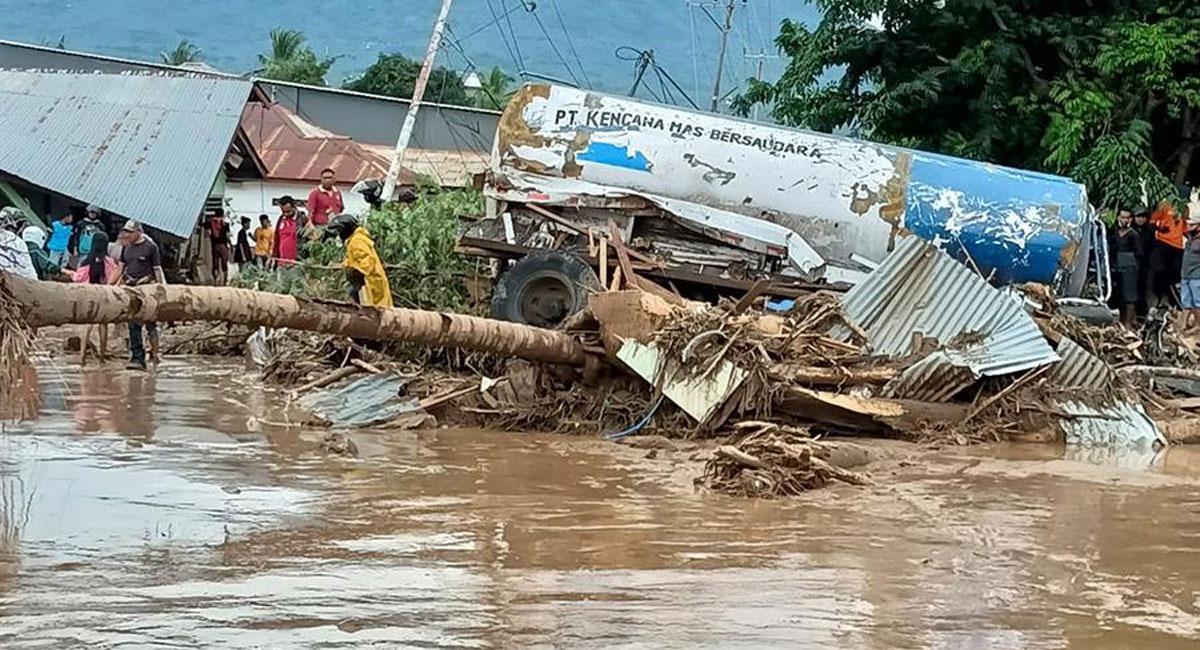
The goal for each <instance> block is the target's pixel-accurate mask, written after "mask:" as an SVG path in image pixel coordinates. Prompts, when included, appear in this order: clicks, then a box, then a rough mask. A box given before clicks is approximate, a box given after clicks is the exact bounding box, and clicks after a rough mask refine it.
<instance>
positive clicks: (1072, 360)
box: [1049, 337, 1113, 389]
mask: <svg viewBox="0 0 1200 650" xmlns="http://www.w3.org/2000/svg"><path fill="white" fill-rule="evenodd" d="M1058 356H1060V357H1062V361H1061V362H1060V363H1058V364H1057V365H1055V366H1054V370H1053V371H1051V373H1050V377H1049V382H1050V385H1052V386H1056V387H1059V388H1064V389H1072V388H1101V389H1102V388H1107V387H1108V386H1109V384H1110V383H1111V382H1112V379H1113V372H1112V369H1111V368H1109V366H1108V364H1107V363H1104V362H1103V361H1101V360H1100V358H1099V357H1097V356H1096V355H1094V354H1092V353H1091V352H1088V351H1087V350H1085V349H1083V347H1082V346H1080V345H1079V344H1078V343H1076V342H1075V341H1073V340H1071V339H1069V338H1066V337H1063V339H1062V340H1061V341H1060V342H1059V344H1058Z"/></svg>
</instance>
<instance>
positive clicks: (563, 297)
mask: <svg viewBox="0 0 1200 650" xmlns="http://www.w3.org/2000/svg"><path fill="white" fill-rule="evenodd" d="M573 303H574V300H573V299H572V296H571V287H569V286H567V284H566V283H565V282H563V281H562V280H560V279H558V278H555V277H541V278H536V279H533V280H530V281H529V282H527V283H526V284H525V286H524V287H523V288H522V289H521V297H520V299H519V300H518V302H517V305H518V307H519V308H520V310H521V318H522V320H524V321H525V322H526V323H528V324H530V325H538V326H541V327H548V326H553V325H557V324H558V323H560V322H562V320H563V319H564V318H566V317H567V316H569V315H570V313H571V305H572V304H573Z"/></svg>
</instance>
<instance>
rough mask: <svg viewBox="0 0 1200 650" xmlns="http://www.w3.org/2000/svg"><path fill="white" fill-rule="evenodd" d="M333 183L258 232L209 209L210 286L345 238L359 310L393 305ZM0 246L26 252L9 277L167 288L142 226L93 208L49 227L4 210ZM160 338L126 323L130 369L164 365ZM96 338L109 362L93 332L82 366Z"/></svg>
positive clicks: (289, 203) (104, 338) (331, 179)
mask: <svg viewBox="0 0 1200 650" xmlns="http://www.w3.org/2000/svg"><path fill="white" fill-rule="evenodd" d="M335 180H336V176H335V174H334V172H333V170H331V169H326V170H324V171H323V172H322V174H321V182H320V184H319V185H318V186H317V187H315V188H313V190H312V192H310V193H309V195H308V199H307V201H305V202H304V206H305V207H306V208H307V209H308V213H307V214H305V213H303V212H301V211H300V209H299V208H300V206H299V205H298V202H297V201H296V200H295V199H293V198H292V197H290V196H283V197H280V198H279V199H278V200H277V201H276V203H277V205H278V206H279V216H278V218H277V219H276V221H275V223H274V224H272V222H271V218H270V217H269V216H268V215H266V214H262V215H259V218H258V226H257V227H256V228H254V229H253V230H251V227H252V225H253V222H252V220H251V219H250V217H248V216H241V217H239V219H238V226H239V227H238V229H237V230H236V232H234V230H233V225H232V224H231V223H230V222H229V221H228V219H227V217H226V214H225V211H224V210H223V209H220V208H218V209H215V210H213V211H211V212H210V213H209V214H208V215H207V217H206V218H205V219H203V220H202V221H201V227H200V233H201V235H200V241H201V242H202V245H207V246H209V250H208V252H209V253H210V254H211V261H212V264H211V271H212V281H213V283H215V284H218V285H223V284H226V283H228V281H229V280H230V279H231V270H232V269H231V266H230V263H231V262H232V264H233V265H235V268H236V270H239V271H240V270H242V269H245V268H246V267H248V266H250V265H260V266H264V267H286V266H292V265H294V264H296V263H297V261H298V260H299V259H300V255H301V248H302V246H301V244H302V238H312V239H317V238H338V239H340V241H341V242H342V243H343V245H344V246H345V251H346V257H345V262H344V267H345V269H346V279H347V284H348V286H349V288H350V298H351V299H352V300H353V301H354V302H357V303H360V304H365V305H372V306H380V307H391V306H392V299H391V291H390V287H389V286H388V280H387V274H386V271H385V270H384V266H383V263H382V261H381V260H380V258H379V255H378V253H377V252H376V250H375V246H374V241H373V240H372V239H371V237H370V234H369V233H368V232H367V230H366V229H365V228H364V227H362V225H361V224H360V223H359V219H358V218H357V217H355V216H352V215H348V214H344V211H345V203H344V201H343V197H342V194H341V191H340V190H339V189H338V188H337V187H336V184H335ZM371 205H378V201H375V202H372V203H371ZM116 223H123V225H122V226H121V227H120V229H119V230H117V231H115V232H114V231H113V230H110V228H115V227H116V226H115V224H116ZM0 248H3V249H11V250H12V251H14V252H15V253H19V254H14V255H0V261H3V262H4V264H3V268H4V270H5V271H10V272H14V273H17V274H19V275H22V276H24V277H27V278H30V279H39V280H56V281H64V282H70V281H73V282H77V283H81V284H98V285H125V286H139V285H145V284H151V283H160V284H165V283H166V277H165V274H164V271H163V255H162V252H161V251H160V249H159V246H158V244H157V243H156V242H155V241H154V239H153V238H152V237H151V236H150V235H149V234H148V233H146V231H145V229H144V228H143V227H142V224H140V223H138V222H137V221H132V220H129V221H123V220H118V219H117V218H116V215H106V214H105V213H104V211H103V210H101V209H100V208H99V207H98V206H94V205H89V206H86V207H83V206H74V207H71V208H70V209H68V210H67V212H66V213H65V214H63V215H62V216H61V217H59V218H57V219H54V220H53V221H52V222H51V224H50V227H49V228H48V229H45V228H42V227H41V226H38V225H30V224H29V223H28V222H27V221H26V220H25V218H24V214H23V213H22V212H21V211H20V210H19V209H17V208H13V207H7V208H3V209H0ZM0 252H2V251H0ZM9 258H11V259H9ZM158 334H159V331H158V324H157V323H153V322H146V323H130V324H129V325H128V343H129V362H128V365H127V368H129V369H134V370H145V369H146V368H147V364H148V363H149V362H153V361H155V360H157V358H158V355H159V345H158V342H159V336H158ZM93 335H95V336H97V337H98V341H97V344H98V345H97V346H96V347H95V349H96V351H97V353H98V355H99V357H100V359H101V361H104V360H105V357H106V356H107V352H108V326H106V325H96V326H89V327H87V328H86V329H85V330H84V334H83V337H82V340H81V346H80V350H81V352H80V355H81V358H80V362H81V364H86V363H87V358H88V354H89V351H90V350H91V349H92V346H91V338H92V336H93Z"/></svg>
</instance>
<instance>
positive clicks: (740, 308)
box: [731, 278, 771, 316]
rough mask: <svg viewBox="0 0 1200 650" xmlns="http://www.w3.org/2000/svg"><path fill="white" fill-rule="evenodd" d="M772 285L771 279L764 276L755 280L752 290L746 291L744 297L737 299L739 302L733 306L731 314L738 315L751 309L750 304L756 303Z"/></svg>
mask: <svg viewBox="0 0 1200 650" xmlns="http://www.w3.org/2000/svg"><path fill="white" fill-rule="evenodd" d="M770 286H771V281H770V280H767V279H762V278H760V279H758V280H755V281H754V284H753V285H752V286H751V287H750V290H749V291H747V292H746V295H744V296H742V299H741V300H739V301H737V304H735V305H734V306H733V311H732V312H731V314H732V315H733V316H737V315H738V314H740V313H742V312H744V311H746V310H747V309H749V308H750V305H752V304H754V301H755V300H756V299H757V298H758V297H759V296H761V295H762V294H763V292H765V291H766V290H767V288H768V287H770Z"/></svg>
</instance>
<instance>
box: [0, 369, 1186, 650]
mask: <svg viewBox="0 0 1200 650" xmlns="http://www.w3.org/2000/svg"><path fill="white" fill-rule="evenodd" d="M37 381H38V385H39V391H38V392H37V393H32V392H31V393H29V394H28V395H27V396H26V398H27V400H26V407H27V408H28V409H29V410H30V411H31V412H35V413H36V414H37V415H36V417H35V418H33V419H31V420H28V421H24V422H21V423H17V424H11V423H10V424H7V425H5V428H4V433H3V435H0V647H4V648H70V647H89V648H110V647H148V646H154V647H188V648H190V647H198V646H202V647H221V648H239V647H260V648H288V647H294V648H325V647H364V646H372V645H375V646H377V647H399V646H404V647H412V646H417V647H426V646H467V647H514V646H526V645H543V646H572V647H579V646H582V647H610V646H622V645H625V646H629V645H632V646H638V647H666V646H670V647H695V646H720V647H764V646H788V647H848V648H897V647H898V648H963V647H971V648H1063V647H1081V648H1082V647H1086V648H1124V647H1146V648H1151V647H1152V648H1195V647H1197V645H1200V562H1198V561H1197V557H1196V549H1197V548H1200V546H1198V541H1200V470H1198V469H1197V468H1198V467H1200V450H1198V449H1195V448H1182V447H1181V448H1172V449H1170V450H1168V451H1167V452H1165V453H1162V454H1159V455H1157V456H1140V457H1129V456H1121V457H1092V458H1073V457H1066V455H1065V452H1064V451H1063V450H1062V449H1061V448H1055V447H1050V446H1016V445H1006V446H985V447H970V448H946V449H941V450H932V449H929V448H925V447H917V446H912V445H902V444H898V443H886V442H884V441H877V442H872V443H869V444H868V446H869V448H870V449H871V450H872V452H871V456H872V457H875V458H884V459H885V460H880V461H877V462H875V463H873V464H872V465H870V466H868V467H867V471H868V472H870V473H871V474H872V476H873V477H874V478H875V479H876V481H877V485H876V486H875V487H869V488H856V487H851V486H846V485H835V486H833V487H831V488H829V489H825V490H820V491H815V492H811V493H808V494H805V495H803V496H801V497H799V498H794V499H787V500H747V499H741V498H735V497H729V496H723V495H712V494H706V493H703V492H698V491H696V490H695V489H694V488H693V486H692V479H693V478H694V477H695V476H696V475H697V474H698V473H699V471H700V466H701V462H702V461H701V460H700V459H701V458H702V457H703V455H704V454H705V453H707V452H706V450H705V449H704V448H703V447H699V448H698V447H695V446H692V445H688V444H683V445H682V447H681V448H675V446H676V445H678V444H679V443H663V444H661V445H651V446H653V447H662V448H652V449H651V448H646V447H645V446H640V447H632V446H627V445H618V444H615V443H609V442H605V441H603V440H600V439H598V437H597V438H595V439H593V438H587V437H580V436H573V437H570V436H559V435H537V434H524V435H521V434H502V433H495V432H488V431H480V430H449V429H439V430H430V431H417V432H399V431H371V430H364V431H354V432H352V433H351V436H352V437H353V439H354V441H355V442H356V444H357V445H358V448H359V454H360V455H359V457H358V458H342V457H337V456H331V455H328V454H326V453H324V452H322V451H320V448H319V443H320V441H321V438H322V435H323V433H324V431H323V430H319V429H306V428H303V427H283V426H276V425H272V424H267V423H271V422H285V421H288V419H287V418H288V417H289V414H288V413H286V412H284V410H283V409H282V405H283V401H284V397H283V395H282V394H281V393H275V392H272V391H268V390H265V389H264V388H263V387H261V386H260V385H259V384H258V383H257V380H256V379H255V376H254V374H253V373H251V372H247V371H246V370H245V369H244V368H243V367H242V366H241V364H240V363H239V362H238V361H237V360H233V359H226V360H220V359H211V358H197V357H168V359H167V360H166V361H164V362H163V363H162V364H161V365H160V366H159V367H158V368H157V369H155V370H153V371H151V372H149V373H145V374H143V373H137V372H128V371H124V370H120V369H119V368H118V365H117V364H109V365H108V366H106V367H103V368H88V369H85V370H82V371H81V370H80V369H79V367H78V364H77V361H76V360H75V359H74V358H64V357H60V358H55V359H43V360H42V365H41V366H40V367H39V369H38V378H37Z"/></svg>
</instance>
